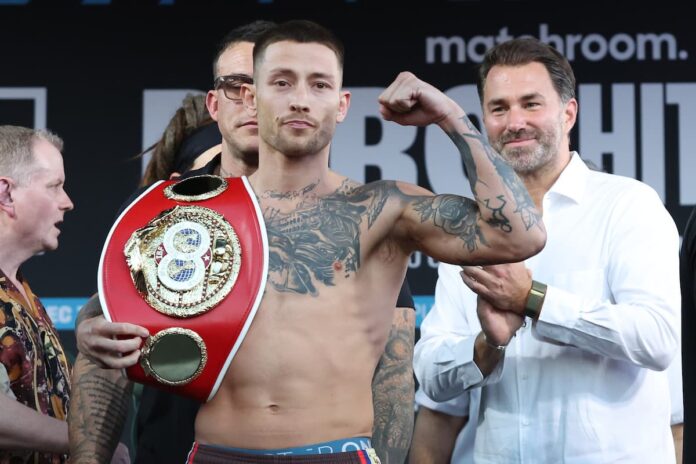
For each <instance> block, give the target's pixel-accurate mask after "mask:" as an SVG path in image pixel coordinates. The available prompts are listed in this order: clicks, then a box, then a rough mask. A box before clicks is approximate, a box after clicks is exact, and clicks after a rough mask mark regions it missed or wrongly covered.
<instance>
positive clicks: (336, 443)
mask: <svg viewBox="0 0 696 464" xmlns="http://www.w3.org/2000/svg"><path fill="white" fill-rule="evenodd" d="M207 446H212V447H213V448H218V449H222V450H227V451H235V452H237V453H244V454H254V455H257V456H258V455H261V456H269V455H307V454H331V453H345V452H348V451H360V450H366V449H369V448H372V441H371V440H370V437H353V438H344V439H341V440H332V441H325V442H321V443H315V444H312V445H303V446H295V447H292V448H277V449H263V450H258V449H248V448H234V447H231V446H219V445H207Z"/></svg>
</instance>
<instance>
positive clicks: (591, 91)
mask: <svg viewBox="0 0 696 464" xmlns="http://www.w3.org/2000/svg"><path fill="white" fill-rule="evenodd" d="M633 92H634V86H633V85H632V84H614V85H612V86H611V95H612V99H611V101H612V105H611V106H612V108H614V109H615V111H612V113H611V114H612V116H611V127H612V131H611V132H604V131H603V130H602V96H601V88H600V86H599V85H598V84H582V85H580V86H579V89H578V98H579V99H580V100H581V102H582V104H581V106H580V107H581V108H582V110H581V111H580V112H579V122H578V125H579V142H578V145H579V151H580V154H581V155H582V156H583V157H585V158H588V159H590V160H591V161H594V162H595V163H596V164H597V165H598V166H600V167H601V166H602V155H604V154H607V155H610V156H611V157H612V160H613V163H612V164H613V172H614V173H615V174H621V175H624V176H629V177H634V178H635V177H636V155H635V153H636V128H635V98H634V96H633Z"/></svg>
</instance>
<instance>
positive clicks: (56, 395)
mask: <svg viewBox="0 0 696 464" xmlns="http://www.w3.org/2000/svg"><path fill="white" fill-rule="evenodd" d="M18 279H19V281H20V283H21V284H22V286H23V287H24V292H25V293H26V295H27V297H28V298H29V301H26V300H25V298H24V296H23V295H22V293H21V292H20V291H19V290H18V289H17V287H15V285H14V284H13V283H12V282H11V281H10V279H8V278H7V276H6V275H5V274H4V273H3V272H2V270H0V307H1V308H2V311H0V364H1V365H2V367H3V368H4V370H5V371H6V373H7V377H8V378H9V382H10V389H11V391H12V393H13V394H14V396H15V397H16V398H17V401H19V402H20V403H22V404H24V405H25V406H27V407H29V408H31V409H35V410H36V411H38V412H40V413H41V414H45V415H47V416H51V417H55V418H56V419H61V420H66V417H67V411H68V406H69V401H70V369H69V366H68V362H67V359H66V357H65V353H64V351H63V347H62V346H61V344H60V340H59V339H58V334H57V333H56V331H55V329H54V327H53V324H52V323H51V320H50V318H49V317H48V314H47V313H46V310H45V309H44V307H43V305H42V304H41V302H40V301H39V298H38V297H37V296H36V295H34V293H33V292H32V291H31V288H29V284H27V282H25V281H24V279H23V278H22V277H21V276H19V275H18ZM65 462H67V457H66V456H65V455H58V454H51V453H40V452H32V451H6V450H0V464H30V463H31V464H61V463H65Z"/></svg>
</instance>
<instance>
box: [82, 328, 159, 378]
mask: <svg viewBox="0 0 696 464" xmlns="http://www.w3.org/2000/svg"><path fill="white" fill-rule="evenodd" d="M76 336H77V346H78V349H79V350H80V352H81V353H83V354H84V355H85V356H86V357H87V358H89V359H90V360H91V361H93V362H94V363H96V364H97V365H99V366H100V367H111V368H124V367H129V366H132V365H133V364H135V363H136V362H137V361H138V358H139V356H140V346H141V345H142V342H143V338H147V337H148V336H149V332H148V331H147V329H145V328H144V327H140V326H138V325H135V324H130V323H127V322H108V321H107V320H106V319H104V317H95V318H92V319H87V320H85V321H83V322H81V323H80V324H79V326H78V330H77V334H76Z"/></svg>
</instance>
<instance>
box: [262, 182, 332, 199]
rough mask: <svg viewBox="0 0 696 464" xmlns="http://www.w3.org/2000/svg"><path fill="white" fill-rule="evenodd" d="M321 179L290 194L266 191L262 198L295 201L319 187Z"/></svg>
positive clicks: (291, 191) (289, 192)
mask: <svg viewBox="0 0 696 464" xmlns="http://www.w3.org/2000/svg"><path fill="white" fill-rule="evenodd" d="M319 181H320V179H317V180H316V181H315V182H312V183H311V184H309V185H307V186H305V187H302V188H300V189H297V190H290V191H288V192H279V191H277V190H266V191H265V192H263V193H262V194H261V198H265V199H268V198H272V199H276V200H294V199H296V198H298V197H302V196H305V195H307V194H308V193H309V192H311V191H312V190H314V189H315V188H316V187H317V185H319Z"/></svg>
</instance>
